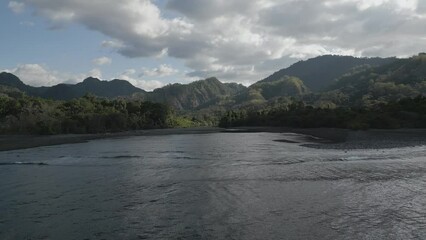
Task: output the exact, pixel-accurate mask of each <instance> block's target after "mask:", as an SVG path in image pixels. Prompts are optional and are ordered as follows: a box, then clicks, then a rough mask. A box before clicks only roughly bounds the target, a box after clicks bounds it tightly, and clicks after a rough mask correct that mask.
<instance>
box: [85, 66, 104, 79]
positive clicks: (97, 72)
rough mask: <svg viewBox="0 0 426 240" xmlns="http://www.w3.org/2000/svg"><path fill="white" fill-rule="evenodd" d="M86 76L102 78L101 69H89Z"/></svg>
mask: <svg viewBox="0 0 426 240" xmlns="http://www.w3.org/2000/svg"><path fill="white" fill-rule="evenodd" d="M87 77H94V78H99V79H100V78H102V71H101V70H100V69H98V68H94V69H92V70H90V71H89V73H88V76H87Z"/></svg>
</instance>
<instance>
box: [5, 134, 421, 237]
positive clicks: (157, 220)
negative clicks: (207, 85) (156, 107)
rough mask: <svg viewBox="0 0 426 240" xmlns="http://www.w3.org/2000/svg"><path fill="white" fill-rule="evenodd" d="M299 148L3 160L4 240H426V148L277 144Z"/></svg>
mask: <svg viewBox="0 0 426 240" xmlns="http://www.w3.org/2000/svg"><path fill="white" fill-rule="evenodd" d="M294 138H297V136H296V135H293V134H280V133H214V134H198V135H164V136H139V137H127V138H118V139H104V140H95V141H90V142H88V143H81V144H68V145H59V146H49V147H39V148H33V149H27V150H17V151H7V152H0V239H2V240H5V239H426V157H425V156H426V147H411V148H399V149H398V148H396V149H386V150H353V151H344V150H321V149H311V148H307V147H303V146H300V144H295V143H285V142H277V141H274V140H282V139H287V140H294ZM39 164H42V165H39Z"/></svg>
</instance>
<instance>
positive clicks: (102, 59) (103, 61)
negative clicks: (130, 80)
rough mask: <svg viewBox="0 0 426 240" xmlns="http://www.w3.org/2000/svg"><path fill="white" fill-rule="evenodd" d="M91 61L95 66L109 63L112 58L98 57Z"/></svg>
mask: <svg viewBox="0 0 426 240" xmlns="http://www.w3.org/2000/svg"><path fill="white" fill-rule="evenodd" d="M92 63H93V64H94V65H97V66H103V65H109V64H111V63H112V59H111V58H109V57H100V58H95V59H93V60H92Z"/></svg>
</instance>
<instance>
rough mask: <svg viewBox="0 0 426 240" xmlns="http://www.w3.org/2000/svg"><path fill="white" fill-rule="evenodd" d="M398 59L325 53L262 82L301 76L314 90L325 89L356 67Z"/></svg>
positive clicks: (296, 64) (371, 65) (364, 67)
mask: <svg viewBox="0 0 426 240" xmlns="http://www.w3.org/2000/svg"><path fill="white" fill-rule="evenodd" d="M394 61H396V59H395V58H356V57H351V56H335V55H324V56H319V57H315V58H311V59H308V60H306V61H300V62H297V63H295V64H293V65H291V66H290V67H288V68H285V69H281V70H279V71H278V72H275V73H274V74H272V75H270V76H269V77H267V78H265V79H263V80H261V81H260V82H273V81H276V80H278V79H281V78H282V77H284V76H295V77H298V78H300V79H301V80H302V81H303V82H304V84H305V85H306V86H307V87H308V88H309V89H310V90H312V91H314V92H316V91H320V90H324V89H325V88H326V87H327V86H329V85H330V84H332V83H334V81H335V79H336V78H338V77H341V76H342V75H343V74H346V73H348V72H350V71H352V70H354V69H357V68H358V69H366V68H370V67H377V66H382V65H385V64H389V63H392V62H394Z"/></svg>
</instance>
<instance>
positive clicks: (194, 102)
mask: <svg viewBox="0 0 426 240" xmlns="http://www.w3.org/2000/svg"><path fill="white" fill-rule="evenodd" d="M245 89H246V87H244V86H243V85H241V84H236V83H222V82H220V81H219V80H218V79H217V78H214V77H213V78H208V79H205V80H199V81H195V82H192V83H189V84H180V83H175V84H170V85H167V86H165V87H162V88H158V89H155V90H154V91H153V92H149V93H146V94H143V95H141V94H137V96H139V97H143V98H144V99H145V100H149V101H153V102H160V103H167V104H169V105H171V106H173V107H174V108H176V109H178V110H188V109H196V108H199V107H200V106H202V105H205V104H207V103H209V102H214V101H216V100H217V99H220V98H224V97H229V96H232V95H235V94H237V93H239V92H241V91H244V90H245ZM137 96H136V97H137Z"/></svg>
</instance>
